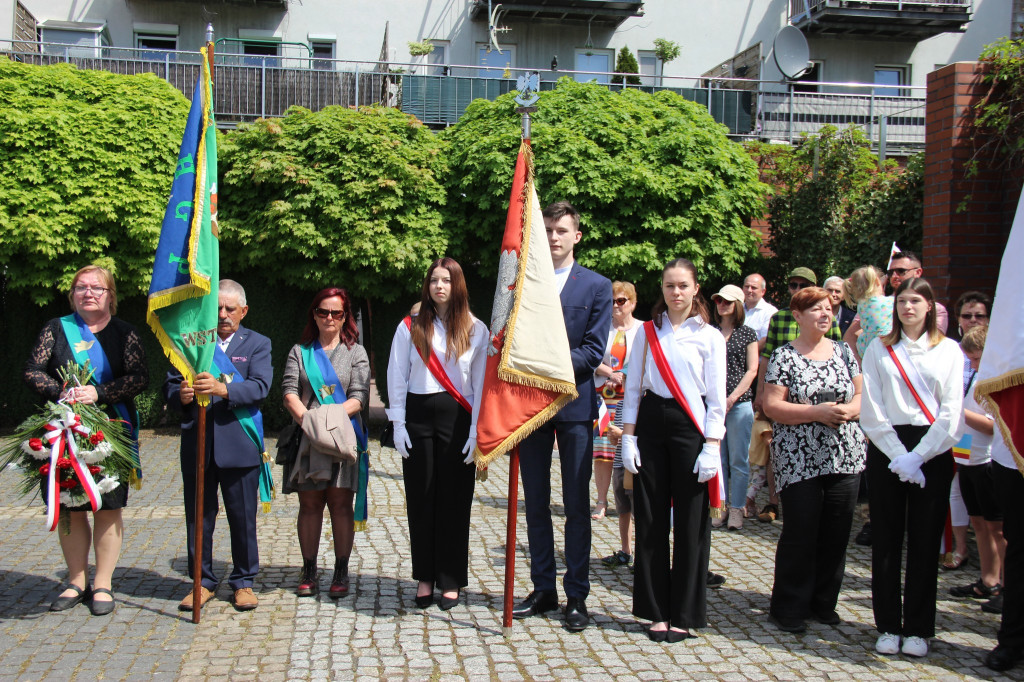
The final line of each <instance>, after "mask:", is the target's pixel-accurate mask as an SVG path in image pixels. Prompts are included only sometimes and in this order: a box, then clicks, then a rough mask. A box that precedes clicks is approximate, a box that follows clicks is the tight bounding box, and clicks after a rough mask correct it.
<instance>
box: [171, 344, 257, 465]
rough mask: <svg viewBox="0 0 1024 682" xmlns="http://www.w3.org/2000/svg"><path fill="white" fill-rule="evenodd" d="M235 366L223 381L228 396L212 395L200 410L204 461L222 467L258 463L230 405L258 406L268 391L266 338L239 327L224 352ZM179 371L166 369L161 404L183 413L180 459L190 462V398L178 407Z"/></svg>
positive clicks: (193, 422) (193, 415) (192, 444)
mask: <svg viewBox="0 0 1024 682" xmlns="http://www.w3.org/2000/svg"><path fill="white" fill-rule="evenodd" d="M225 354H226V355H227V356H228V358H230V359H231V363H232V364H233V365H234V366H235V369H237V370H238V376H235V377H234V378H233V379H232V381H231V382H230V383H229V384H228V398H227V400H223V399H221V398H218V397H216V396H214V397H213V398H212V400H211V402H210V405H209V407H207V408H206V409H207V413H206V461H207V462H211V461H213V462H216V463H217V466H218V467H220V468H222V469H235V468H242V467H254V466H258V465H259V464H260V463H261V462H262V461H263V460H262V456H261V455H262V453H261V452H260V451H259V448H258V447H256V444H255V443H253V442H252V439H251V438H249V436H247V435H246V434H245V431H243V430H242V426H241V424H239V423H238V419H237V418H236V417H235V413H234V411H233V410H234V409H235V408H236V407H256V408H259V407H260V405H261V404H262V403H263V400H264V399H265V398H266V397H267V393H269V392H270V383H271V381H272V380H273V378H274V367H273V365H272V364H271V361H270V339H268V338H267V337H265V336H263V335H262V334H257V333H256V332H254V331H252V330H251V329H246V328H245V327H242V326H239V327H238V330H237V331H236V332H235V336H234V338H232V339H231V343H230V344H229V345H228V349H227V351H226V353H225ZM181 379H182V377H181V374H178V373H177V372H168V374H167V381H165V382H164V395H165V396H166V398H167V404H168V405H170V406H171V407H173V408H175V409H177V410H179V411H181V412H182V414H183V415H184V417H183V420H182V422H181V463H182V466H193V467H194V466H195V460H196V417H197V415H198V411H197V407H198V406H197V405H196V402H195V401H194V400H193V401H192V402H191V403H189V404H188V405H185V406H182V404H181V398H180V395H179V393H180V391H181Z"/></svg>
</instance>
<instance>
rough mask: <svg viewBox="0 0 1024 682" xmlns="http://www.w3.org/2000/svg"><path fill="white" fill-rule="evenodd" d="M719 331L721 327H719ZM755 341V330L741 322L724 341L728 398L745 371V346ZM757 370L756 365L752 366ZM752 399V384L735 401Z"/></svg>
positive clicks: (740, 401)
mask: <svg viewBox="0 0 1024 682" xmlns="http://www.w3.org/2000/svg"><path fill="white" fill-rule="evenodd" d="M719 331H721V329H719ZM752 343H757V332H755V331H754V330H753V329H751V328H750V327H748V326H747V325H745V324H741V325H740V326H739V327H737V328H736V329H733V330H732V334H729V338H728V339H726V341H725V396H726V397H727V398H728V397H729V396H730V395H732V392H733V391H735V390H736V387H737V386H739V384H740V379H742V378H743V375H744V374H746V373H747V347H748V346H749V345H750V344H752ZM754 370H755V371H757V365H755V366H754ZM753 399H754V384H753V382H751V384H750V388H748V389H747V390H746V392H745V393H743V394H742V395H741V396H740V397H739V398H737V399H736V402H737V403H742V402H746V401H747V400H753Z"/></svg>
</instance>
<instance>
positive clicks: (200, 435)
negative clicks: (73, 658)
mask: <svg viewBox="0 0 1024 682" xmlns="http://www.w3.org/2000/svg"><path fill="white" fill-rule="evenodd" d="M206 58H207V59H208V60H209V64H210V81H211V85H212V81H213V25H212V24H211V25H209V26H208V27H207V30H206ZM200 78H202V76H201V75H200ZM202 132H203V134H204V135H205V134H206V131H205V130H204V131H202ZM193 400H196V399H195V398H193ZM196 411H197V413H198V414H197V418H196V431H197V433H196V500H195V503H196V506H195V518H194V524H193V529H192V538H193V540H194V546H193V547H192V622H193V623H195V624H196V625H198V624H199V614H200V611H201V610H202V606H203V600H202V592H203V497H204V495H205V493H206V490H205V488H206V486H205V482H206V407H204V406H203V405H200V404H199V401H198V400H196Z"/></svg>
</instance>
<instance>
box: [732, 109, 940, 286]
mask: <svg viewBox="0 0 1024 682" xmlns="http://www.w3.org/2000/svg"><path fill="white" fill-rule="evenodd" d="M748 149H749V150H750V152H751V154H752V155H753V156H754V158H756V159H757V160H758V163H759V165H760V167H761V169H762V174H763V175H762V178H763V179H765V180H766V181H767V182H768V183H769V184H770V185H771V186H772V187H773V193H772V196H771V198H770V199H769V201H768V213H769V216H770V223H771V237H770V239H769V242H768V245H769V247H770V248H771V250H772V252H773V253H774V258H769V259H764V261H763V262H762V263H761V264H760V265H759V266H758V267H760V268H762V269H764V270H765V272H764V275H765V277H767V278H768V279H769V281H770V283H771V284H774V285H775V287H776V291H778V290H779V289H778V288H779V287H781V286H782V285H784V282H785V278H786V274H787V273H788V272H789V271H790V270H791V269H792V268H795V267H799V266H805V267H809V268H811V269H812V270H814V272H815V273H816V274H817V275H818V282H819V284H820V283H821V282H823V281H824V279H825V277H827V276H830V275H840V276H843V277H846V276H848V275H849V274H850V272H852V271H853V270H854V269H855V268H857V267H858V266H861V265H865V264H869V263H870V264H874V265H877V266H879V267H884V266H885V264H886V261H887V260H888V256H889V249H890V247H891V246H892V242H893V241H895V242H896V243H897V244H899V246H900V248H902V249H905V250H908V251H916V252H920V249H921V241H922V229H923V228H922V224H923V222H922V221H923V206H924V203H923V202H924V179H923V166H924V162H923V158H922V157H921V156H917V157H913V158H912V159H911V160H910V162H909V163H908V165H907V166H906V168H900V167H899V166H898V165H897V164H896V162H895V161H891V160H890V161H887V162H886V164H885V166H884V167H883V168H881V169H880V168H879V167H878V160H877V158H876V157H875V156H874V155H873V154H872V152H871V149H870V146H869V144H868V142H867V140H866V139H865V137H864V135H863V133H862V132H861V131H860V130H858V129H855V128H849V129H846V130H842V131H839V130H837V129H836V128H834V127H832V126H825V127H824V128H822V130H821V133H820V134H819V135H816V136H812V137H807V138H805V140H804V142H803V143H802V144H801V145H800V146H797V147H790V146H788V145H774V144H768V143H749V144H748Z"/></svg>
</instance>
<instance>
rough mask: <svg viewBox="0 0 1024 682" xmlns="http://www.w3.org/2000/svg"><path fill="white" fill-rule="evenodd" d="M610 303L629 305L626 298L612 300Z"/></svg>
mask: <svg viewBox="0 0 1024 682" xmlns="http://www.w3.org/2000/svg"><path fill="white" fill-rule="evenodd" d="M612 303H614V304H615V305H626V304H627V303H629V299H628V298H613V299H612Z"/></svg>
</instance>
